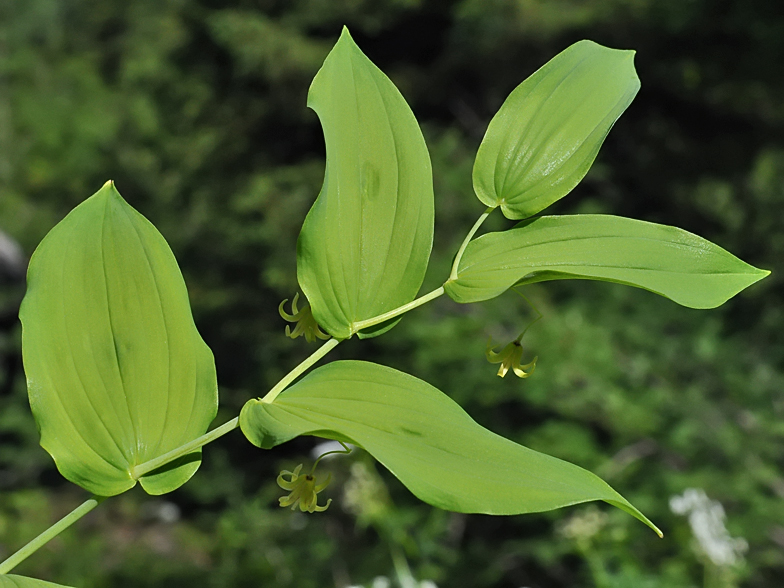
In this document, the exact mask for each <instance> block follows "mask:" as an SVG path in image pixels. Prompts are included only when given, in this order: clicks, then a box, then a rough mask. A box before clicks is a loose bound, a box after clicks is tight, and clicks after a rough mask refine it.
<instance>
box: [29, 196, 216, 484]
mask: <svg viewBox="0 0 784 588" xmlns="http://www.w3.org/2000/svg"><path fill="white" fill-rule="evenodd" d="M19 316H20V318H21V320H22V326H23V339H22V346H23V355H24V366H25V371H26V373H27V383H28V393H29V396H30V405H31V407H32V409H33V415H34V416H35V420H36V422H37V424H38V428H39V430H40V432H41V445H42V446H43V447H44V448H45V449H46V450H47V451H48V452H49V453H50V454H51V455H52V457H53V458H54V460H55V462H56V463H57V467H58V469H59V470H60V472H61V473H62V474H63V476H65V477H66V478H67V479H69V480H71V481H72V482H74V483H76V484H79V485H80V486H82V487H83V488H85V489H87V490H89V491H90V492H92V493H94V494H97V495H99V496H112V495H114V494H118V493H120V492H123V491H125V490H127V489H129V488H131V487H133V486H134V485H135V484H136V479H135V477H134V475H133V468H134V466H136V465H139V464H142V463H144V462H146V461H149V460H151V459H153V458H155V457H158V456H160V455H162V454H164V453H166V452H168V451H170V450H172V449H175V448H176V447H179V446H180V445H182V444H184V443H186V442H188V441H191V440H193V439H194V438H196V437H198V436H199V435H201V434H203V433H204V432H205V431H206V429H207V426H208V425H209V423H210V421H212V419H213V418H214V416H215V413H216V411H217V403H218V393H217V381H216V376H215V365H214V361H213V358H212V352H211V351H210V349H209V348H208V347H207V345H206V344H205V343H204V341H203V340H202V339H201V337H200V336H199V333H198V332H197V331H196V326H195V325H194V323H193V318H192V316H191V312H190V305H189V302H188V293H187V290H186V288H185V283H184V281H183V279H182V275H181V274H180V270H179V267H178V266H177V261H176V260H175V259H174V255H173V254H172V252H171V250H170V249H169V246H168V244H167V243H166V241H165V240H164V238H163V237H162V236H161V234H160V233H159V232H158V231H157V230H156V229H155V227H153V226H152V224H150V222H149V221H148V220H147V219H145V218H144V217H143V216H142V215H141V214H139V213H138V212H137V211H136V210H134V209H133V208H131V207H130V206H129V205H128V204H127V203H126V202H125V200H123V199H122V197H121V196H120V194H119V193H118V192H117V190H116V189H115V188H114V185H113V184H112V183H111V182H107V183H106V185H104V187H103V188H101V190H99V191H98V192H97V193H96V194H94V195H93V196H92V197H90V198H88V199H87V200H86V201H84V202H83V203H82V204H80V205H79V206H77V207H76V208H75V209H74V210H73V211H71V213H70V214H69V215H68V216H67V217H66V218H65V219H63V221H62V222H60V223H59V224H58V225H57V226H56V227H55V228H54V229H52V230H51V232H50V233H49V234H48V235H47V236H46V238H45V239H44V240H43V241H42V242H41V244H40V245H39V247H38V249H37V250H36V252H35V253H34V255H33V257H32V260H31V262H30V269H29V272H28V290H27V295H26V296H25V299H24V301H23V303H22V308H21V311H20V315H19ZM200 460H201V454H200V453H199V452H194V453H192V454H190V455H188V456H185V457H184V458H182V459H181V460H179V461H177V462H175V463H173V464H169V465H168V466H166V467H164V468H161V469H159V470H157V471H154V472H152V473H150V474H148V475H146V476H144V477H143V478H141V480H140V482H141V484H142V486H143V487H144V489H145V490H146V491H147V492H149V493H151V494H162V493H165V492H170V491H171V490H174V489H175V488H177V487H178V486H180V485H182V484H183V483H185V482H186V481H187V480H188V479H189V478H190V477H191V476H192V475H193V473H194V472H195V471H196V469H197V468H198V466H199V463H200Z"/></svg>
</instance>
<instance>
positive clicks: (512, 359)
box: [485, 335, 539, 378]
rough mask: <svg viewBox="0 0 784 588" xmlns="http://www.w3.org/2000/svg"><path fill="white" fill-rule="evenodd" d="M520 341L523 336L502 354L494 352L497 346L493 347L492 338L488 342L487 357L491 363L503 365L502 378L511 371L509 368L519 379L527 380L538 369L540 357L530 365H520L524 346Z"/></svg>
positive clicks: (502, 351)
mask: <svg viewBox="0 0 784 588" xmlns="http://www.w3.org/2000/svg"><path fill="white" fill-rule="evenodd" d="M520 339H522V335H520V337H518V338H517V339H515V340H514V341H512V342H511V343H509V345H507V346H506V347H504V348H503V349H502V350H501V352H500V353H496V352H495V351H494V349H493V348H494V347H495V345H493V339H492V337H491V338H489V339H488V340H487V347H486V348H485V356H486V357H487V361H489V362H490V363H500V364H501V366H500V367H499V368H498V375H499V376H500V377H502V378H503V377H504V376H505V375H506V372H508V371H509V368H512V371H514V373H515V375H516V376H517V377H518V378H527V377H528V376H530V375H531V374H533V373H534V369H536V360H537V359H539V356H536V357H534V359H533V361H532V362H530V363H527V364H525V365H520V360H521V359H522V358H523V346H522V345H521V343H520ZM526 370H529V371H526Z"/></svg>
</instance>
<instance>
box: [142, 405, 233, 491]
mask: <svg viewBox="0 0 784 588" xmlns="http://www.w3.org/2000/svg"><path fill="white" fill-rule="evenodd" d="M239 425H240V417H234V418H233V419H231V420H230V421H229V422H227V423H224V424H222V425H221V426H220V427H217V428H215V429H213V430H212V431H210V432H209V433H205V434H204V435H202V436H201V437H197V438H196V439H194V440H193V441H190V442H189V443H186V444H185V445H180V446H179V447H177V448H176V449H172V450H171V451H169V452H167V453H164V454H163V455H159V456H158V457H156V458H155V459H151V460H150V461H145V462H144V463H140V464H139V465H137V466H134V467H133V468H131V475H132V476H133V479H134V480H138V479H139V478H141V477H142V476H144V475H146V474H149V473H150V472H151V471H153V470H157V469H158V468H159V467H161V466H164V465H166V464H167V463H171V462H173V461H174V460H175V459H178V458H180V457H182V456H183V455H188V454H189V453H191V452H193V451H196V450H197V449H198V448H199V447H202V446H204V445H207V443H211V442H212V441H215V439H218V438H219V437H223V436H224V435H225V434H226V433H228V432H230V431H233V430H234V429H236V428H237V427H238V426H239Z"/></svg>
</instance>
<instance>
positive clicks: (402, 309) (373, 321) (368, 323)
mask: <svg viewBox="0 0 784 588" xmlns="http://www.w3.org/2000/svg"><path fill="white" fill-rule="evenodd" d="M443 293H444V287H443V286H440V287H439V288H436V289H435V290H433V291H432V292H428V293H427V294H425V295H424V296H420V297H419V298H417V299H416V300H412V301H411V302H409V303H408V304H404V305H403V306H398V307H397V308H396V309H394V310H390V311H389V312H385V313H384V314H380V315H378V316H374V317H373V318H369V319H367V320H364V321H357V322H356V323H354V324H353V325H352V326H351V332H352V334H353V333H357V332H359V331H361V330H362V329H367V328H368V327H372V326H374V325H378V324H380V323H383V322H384V321H388V320H389V319H392V318H395V317H396V316H400V315H401V314H404V313H406V312H408V311H409V310H414V309H415V308H416V307H417V306H422V305H423V304H425V303H426V302H430V301H431V300H433V299H435V298H438V297H439V296H441V295H442V294H443Z"/></svg>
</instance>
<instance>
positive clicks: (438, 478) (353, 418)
mask: <svg viewBox="0 0 784 588" xmlns="http://www.w3.org/2000/svg"><path fill="white" fill-rule="evenodd" d="M240 426H241V427H242V430H243V432H244V433H245V435H246V436H247V437H248V439H249V440H250V441H251V443H253V444H255V445H257V446H259V447H263V448H270V447H274V446H276V445H279V444H280V443H283V442H285V441H288V440H289V439H293V438H294V437H297V436H299V435H308V434H309V435H318V436H322V437H327V438H332V439H338V440H342V441H347V442H350V443H354V444H356V445H359V446H360V447H363V448H364V449H365V450H367V451H368V452H369V453H370V454H372V455H373V457H375V458H376V459H377V460H378V461H380V462H381V463H382V464H384V465H385V466H386V467H387V468H388V469H389V470H390V471H391V472H392V473H393V474H394V475H395V476H397V477H398V478H399V479H400V481H401V482H403V484H405V485H406V486H407V487H408V488H409V490H411V492H413V493H414V494H415V495H416V496H417V497H419V498H420V499H421V500H423V501H425V502H427V503H429V504H432V505H433V506H437V507H440V508H443V509H446V510H452V511H457V512H466V513H486V514H497V515H501V514H520V513H528V512H540V511H546V510H552V509H554V508H559V507H562V506H567V505H570V504H577V503H580V502H587V501H591V500H604V501H606V502H609V503H610V504H613V505H614V506H617V507H618V508H621V509H623V510H625V511H626V512H628V513H630V514H632V515H633V516H635V517H637V518H638V519H640V520H641V521H643V522H645V523H646V524H647V525H649V526H651V528H653V529H655V527H654V526H653V524H652V523H651V522H650V521H649V520H648V519H647V518H646V517H645V516H644V515H643V514H642V513H640V512H639V511H638V510H637V509H636V508H634V507H633V506H632V505H631V504H629V503H628V502H627V501H626V499H624V498H623V497H622V496H621V495H620V494H618V493H617V492H615V490H613V489H612V488H611V487H610V486H608V485H607V484H606V483H605V482H604V481H602V480H601V479H600V478H598V477H597V476H595V475H594V474H592V473H590V472H588V471H586V470H584V469H582V468H580V467H577V466H576V465H573V464H570V463H568V462H565V461H562V460H560V459H556V458H554V457H550V456H548V455H544V454H542V453H538V452H536V451H533V450H531V449H528V448H526V447H523V446H522V445H518V444H516V443H513V442H512V441H509V440H508V439H505V438H503V437H500V436H498V435H496V434H495V433H492V432H491V431H488V430H487V429H485V428H484V427H481V426H480V425H478V424H477V423H476V422H475V421H474V420H473V419H472V418H471V417H470V416H469V415H468V414H466V412H465V411H464V410H463V409H462V408H460V406H458V405H457V404H456V403H455V402H454V401H453V400H452V399H450V398H449V397H448V396H446V395H445V394H443V393H442V392H440V391H439V390H437V389H436V388H434V387H433V386H431V385H430V384H428V383H426V382H423V381H422V380H419V379H417V378H415V377H413V376H410V375H408V374H405V373H403V372H399V371H397V370H394V369H391V368H388V367H384V366H381V365H377V364H373V363H368V362H362V361H336V362H333V363H330V364H328V365H326V366H324V367H321V368H319V369H317V370H315V371H313V372H312V373H311V374H310V375H308V376H307V377H306V378H304V379H303V380H301V381H300V382H298V383H297V384H295V385H294V386H292V387H291V388H289V389H288V390H286V391H285V392H284V393H283V394H281V395H280V396H279V397H278V398H277V399H275V401H274V402H273V403H265V402H262V401H260V400H251V401H249V402H248V403H247V404H246V405H245V407H244V408H243V409H242V413H241V415H240Z"/></svg>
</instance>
